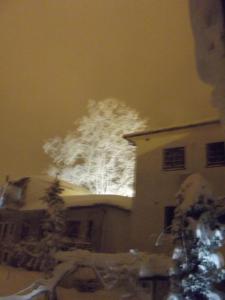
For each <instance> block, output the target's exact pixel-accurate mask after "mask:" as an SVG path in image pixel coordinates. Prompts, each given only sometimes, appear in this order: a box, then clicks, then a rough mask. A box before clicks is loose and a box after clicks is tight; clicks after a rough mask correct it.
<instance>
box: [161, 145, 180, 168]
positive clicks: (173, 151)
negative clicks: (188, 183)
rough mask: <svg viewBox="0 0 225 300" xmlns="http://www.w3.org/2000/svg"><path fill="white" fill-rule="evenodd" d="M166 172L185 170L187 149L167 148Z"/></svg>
mask: <svg viewBox="0 0 225 300" xmlns="http://www.w3.org/2000/svg"><path fill="white" fill-rule="evenodd" d="M163 169H164V170H182V169H185V149H184V147H176V148H167V149H164V151H163Z"/></svg>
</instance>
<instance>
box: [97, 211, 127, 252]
mask: <svg viewBox="0 0 225 300" xmlns="http://www.w3.org/2000/svg"><path fill="white" fill-rule="evenodd" d="M130 216H131V213H130V212H129V211H126V210H121V209H118V208H116V207H108V208H107V210H105V215H104V223H103V227H102V240H101V251H102V252H126V251H128V250H129V246H130V243H129V239H130Z"/></svg>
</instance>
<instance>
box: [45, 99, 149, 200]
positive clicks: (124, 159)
mask: <svg viewBox="0 0 225 300" xmlns="http://www.w3.org/2000/svg"><path fill="white" fill-rule="evenodd" d="M75 124H76V125H77V127H76V128H75V130H74V131H72V132H70V133H68V134H67V135H66V136H65V137H64V138H61V137H55V138H52V139H50V140H48V141H47V142H46V143H45V144H44V146H43V149H44V151H45V153H47V154H48V155H49V156H50V157H51V158H52V160H53V165H51V166H50V167H49V169H48V174H49V175H56V174H59V178H60V179H62V180H65V181H68V182H70V183H74V184H77V185H82V186H84V187H87V188H88V189H89V190H90V191H91V192H92V193H95V194H115V195H123V196H133V194H134V187H133V185H134V171H135V147H134V146H133V145H130V144H128V142H127V141H126V140H125V139H123V135H124V134H127V133H130V132H135V131H140V130H143V129H145V126H146V121H145V120H142V119H140V117H139V115H138V113H137V112H136V111H135V110H133V109H130V108H129V107H128V106H126V105H125V104H124V103H122V102H119V101H118V100H115V99H106V100H103V101H99V102H96V101H94V100H91V101H89V103H88V113H87V115H86V116H84V117H83V118H82V119H81V120H79V121H78V122H77V123H75Z"/></svg>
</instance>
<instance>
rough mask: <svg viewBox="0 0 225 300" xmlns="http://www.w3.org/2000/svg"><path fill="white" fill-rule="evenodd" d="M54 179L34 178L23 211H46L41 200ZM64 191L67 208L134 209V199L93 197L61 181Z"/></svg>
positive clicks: (83, 190) (27, 191)
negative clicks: (103, 207)
mask: <svg viewBox="0 0 225 300" xmlns="http://www.w3.org/2000/svg"><path fill="white" fill-rule="evenodd" d="M53 180H54V179H53V178H52V177H49V176H32V177H30V181H29V183H28V187H27V190H26V195H25V205H24V206H23V207H22V208H21V209H22V210H38V209H46V204H45V203H44V202H43V201H42V200H40V198H41V197H42V196H43V195H44V193H45V190H46V189H47V188H48V187H49V185H50V184H51V183H52V181H53ZM60 182H61V187H62V188H63V189H64V190H63V192H62V194H61V196H62V197H63V199H64V201H65V205H66V207H87V206H96V205H109V206H116V207H118V208H121V209H125V210H131V209H132V198H129V197H124V196H118V195H93V194H91V193H90V192H89V191H88V190H87V189H85V188H83V187H79V186H74V185H72V184H70V183H67V182H64V181H60Z"/></svg>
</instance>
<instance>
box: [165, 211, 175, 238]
mask: <svg viewBox="0 0 225 300" xmlns="http://www.w3.org/2000/svg"><path fill="white" fill-rule="evenodd" d="M175 208H176V206H166V207H165V211H164V232H166V233H170V232H171V225H172V223H173V218H174V213H175Z"/></svg>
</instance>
